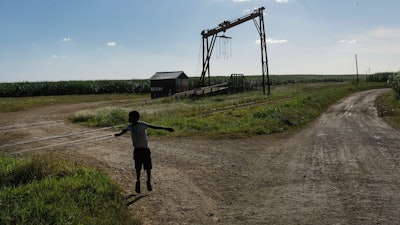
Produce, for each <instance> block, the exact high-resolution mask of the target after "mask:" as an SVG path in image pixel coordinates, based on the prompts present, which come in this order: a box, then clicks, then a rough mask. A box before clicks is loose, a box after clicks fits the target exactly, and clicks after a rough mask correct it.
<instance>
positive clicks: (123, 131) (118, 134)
mask: <svg viewBox="0 0 400 225" xmlns="http://www.w3.org/2000/svg"><path fill="white" fill-rule="evenodd" d="M127 131H128V130H127V129H123V130H121V132H119V133H116V134H114V136H115V137H118V136H121V135H123V134H125V133H126V132H127Z"/></svg>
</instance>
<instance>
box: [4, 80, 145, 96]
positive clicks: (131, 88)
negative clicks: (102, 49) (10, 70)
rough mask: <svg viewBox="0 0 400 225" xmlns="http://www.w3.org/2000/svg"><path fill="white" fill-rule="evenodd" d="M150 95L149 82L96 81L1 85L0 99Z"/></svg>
mask: <svg viewBox="0 0 400 225" xmlns="http://www.w3.org/2000/svg"><path fill="white" fill-rule="evenodd" d="M110 93H150V81H149V80H94V81H56V82H17V83H0V97H26V96H49V95H85V94H110Z"/></svg>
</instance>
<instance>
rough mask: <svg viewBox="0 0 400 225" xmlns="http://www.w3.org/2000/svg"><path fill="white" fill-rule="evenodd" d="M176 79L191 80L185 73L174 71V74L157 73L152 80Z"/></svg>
mask: <svg viewBox="0 0 400 225" xmlns="http://www.w3.org/2000/svg"><path fill="white" fill-rule="evenodd" d="M174 79H189V78H188V76H187V75H186V74H185V73H184V72H183V71H172V72H157V73H155V74H154V75H153V76H152V77H150V80H174Z"/></svg>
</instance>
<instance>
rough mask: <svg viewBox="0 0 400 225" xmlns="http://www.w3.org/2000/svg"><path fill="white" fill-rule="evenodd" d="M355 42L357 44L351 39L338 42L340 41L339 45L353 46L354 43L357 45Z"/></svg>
mask: <svg viewBox="0 0 400 225" xmlns="http://www.w3.org/2000/svg"><path fill="white" fill-rule="evenodd" d="M357 42H358V41H357V40H355V39H353V40H340V41H339V43H340V44H355V43H357Z"/></svg>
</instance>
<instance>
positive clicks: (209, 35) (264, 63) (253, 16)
mask: <svg viewBox="0 0 400 225" xmlns="http://www.w3.org/2000/svg"><path fill="white" fill-rule="evenodd" d="M264 9H265V8H264V7H261V8H258V9H255V10H254V11H253V12H252V13H250V14H248V15H246V16H243V17H240V18H238V19H236V20H232V21H224V22H222V23H220V24H219V25H218V26H217V27H215V28H213V29H211V30H203V31H202V32H201V36H202V38H203V69H202V71H201V77H200V84H201V85H203V86H204V85H205V79H206V74H207V76H208V85H211V81H210V59H211V54H212V51H213V49H214V45H215V41H216V39H217V37H218V36H217V35H218V33H220V32H225V31H226V30H228V29H229V28H232V27H234V26H237V25H239V24H242V23H244V22H247V21H249V20H253V21H254V24H255V25H256V28H257V31H258V33H259V35H260V45H261V67H262V87H263V93H264V94H265V76H267V85H268V95H270V82H269V71H268V57H267V43H266V35H265V26H264V15H263V11H264ZM257 18H258V20H257ZM223 37H225V36H223Z"/></svg>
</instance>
